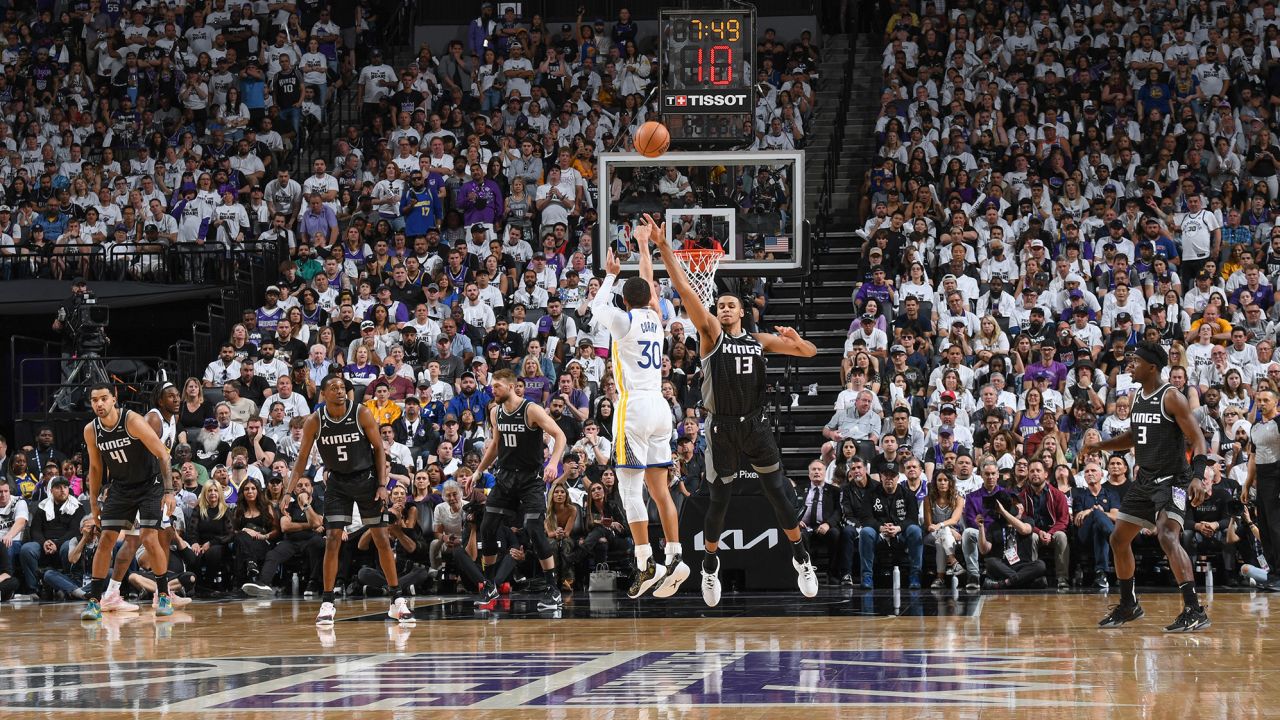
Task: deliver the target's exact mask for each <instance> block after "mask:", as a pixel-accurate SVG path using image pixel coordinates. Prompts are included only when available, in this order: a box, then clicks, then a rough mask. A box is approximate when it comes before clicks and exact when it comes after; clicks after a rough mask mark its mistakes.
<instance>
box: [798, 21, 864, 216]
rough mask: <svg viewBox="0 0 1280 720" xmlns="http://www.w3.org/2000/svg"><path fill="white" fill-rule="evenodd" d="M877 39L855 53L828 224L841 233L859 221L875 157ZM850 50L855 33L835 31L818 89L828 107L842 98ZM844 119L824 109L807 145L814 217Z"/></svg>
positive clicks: (856, 47)
mask: <svg viewBox="0 0 1280 720" xmlns="http://www.w3.org/2000/svg"><path fill="white" fill-rule="evenodd" d="M874 40H875V38H874V37H873V36H871V35H861V36H859V37H858V42H857V43H856V44H855V45H854V48H853V50H852V52H853V53H854V58H853V64H852V68H853V72H852V74H851V93H850V94H851V95H852V102H851V103H850V104H849V111H848V112H847V113H846V114H845V117H844V118H843V130H844V132H843V135H842V137H841V138H840V143H841V152H840V153H839V155H838V156H835V157H837V158H838V160H837V163H836V172H835V187H834V188H833V193H832V197H831V204H830V211H829V213H828V215H827V218H826V221H827V226H828V227H829V228H831V229H832V230H835V231H840V230H843V229H846V228H849V229H851V228H852V227H853V225H854V223H856V222H857V213H858V202H859V200H860V198H861V196H860V194H859V189H860V187H861V185H862V178H863V175H864V174H865V173H866V171H867V169H868V168H869V167H870V164H871V159H872V158H873V157H874V156H875V151H876V144H875V136H874V133H875V126H876V117H877V115H878V114H879V109H880V106H879V92H880V77H881V73H880V56H879V54H878V53H877V52H876V50H875V43H874ZM849 53H850V49H849V36H848V35H835V36H832V37H831V38H830V47H824V48H823V57H822V63H821V66H820V67H821V69H822V85H821V89H820V90H819V91H818V93H817V94H818V98H819V105H820V107H824V108H828V107H831V106H832V105H835V104H836V103H837V102H838V100H839V93H840V91H841V81H842V80H843V78H842V77H841V76H842V75H843V74H844V73H845V67H846V64H845V63H846V60H847V58H848V55H849ZM837 120H840V118H836V117H835V115H834V114H831V113H823V112H819V113H818V115H817V117H816V118H815V119H814V120H813V127H812V128H811V131H810V134H809V144H808V145H806V146H805V149H806V153H805V181H806V183H805V189H806V191H807V192H806V194H805V205H806V210H807V211H808V213H809V215H808V216H809V217H811V218H812V217H815V216H816V215H817V213H818V205H817V203H818V199H819V192H818V188H819V187H821V185H822V179H823V172H824V171H825V170H826V165H827V163H828V162H830V159H829V155H828V153H827V152H826V150H827V148H828V146H829V145H830V141H831V138H832V137H833V135H834V134H835V133H834V130H835V128H834V123H835V122H836V121H837Z"/></svg>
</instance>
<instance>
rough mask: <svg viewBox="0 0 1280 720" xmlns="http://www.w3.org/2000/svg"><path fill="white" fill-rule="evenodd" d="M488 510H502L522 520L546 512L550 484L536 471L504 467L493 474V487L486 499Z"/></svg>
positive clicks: (505, 513) (544, 514)
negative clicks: (547, 485) (547, 484)
mask: <svg viewBox="0 0 1280 720" xmlns="http://www.w3.org/2000/svg"><path fill="white" fill-rule="evenodd" d="M484 511H485V512H491V513H501V514H503V515H506V516H507V517H509V518H514V519H515V520H516V521H518V522H520V523H523V522H524V521H525V520H526V519H528V518H530V517H534V518H542V517H544V516H546V514H547V487H546V484H545V483H543V482H542V473H541V472H538V471H537V470H505V469H502V468H498V469H497V470H496V471H495V472H494V473H493V487H492V488H491V489H490V490H489V499H488V500H487V501H486V502H485V506H484Z"/></svg>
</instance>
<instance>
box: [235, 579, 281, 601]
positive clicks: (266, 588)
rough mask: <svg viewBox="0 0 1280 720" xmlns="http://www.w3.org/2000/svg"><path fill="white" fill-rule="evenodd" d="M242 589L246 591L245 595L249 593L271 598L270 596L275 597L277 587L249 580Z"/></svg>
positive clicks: (252, 595) (253, 595) (254, 595)
mask: <svg viewBox="0 0 1280 720" xmlns="http://www.w3.org/2000/svg"><path fill="white" fill-rule="evenodd" d="M240 589H241V590H243V591H244V594H245V595H248V596H250V597H261V598H269V597H275V595H276V591H275V588H273V587H271V586H270V585H261V584H259V583H253V582H247V583H245V584H243V585H241V586H240Z"/></svg>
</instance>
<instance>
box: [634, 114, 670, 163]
mask: <svg viewBox="0 0 1280 720" xmlns="http://www.w3.org/2000/svg"><path fill="white" fill-rule="evenodd" d="M670 145H671V133H669V132H667V126H666V125H663V124H662V123H660V122H658V121H657V120H650V121H649V122H647V123H645V124H643V125H641V126H640V131H639V132H637V133H636V152H638V153H640V154H641V155H643V156H645V157H650V158H655V157H658V156H659V155H661V154H662V153H664V152H666V151H667V147H668V146H670Z"/></svg>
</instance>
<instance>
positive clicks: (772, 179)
mask: <svg viewBox="0 0 1280 720" xmlns="http://www.w3.org/2000/svg"><path fill="white" fill-rule="evenodd" d="M597 177H599V178H601V179H602V180H601V183H600V187H601V193H600V195H601V197H600V202H599V207H598V208H597V210H598V212H599V217H600V222H599V228H600V230H599V232H598V233H597V236H596V239H595V243H596V244H595V252H594V253H593V254H592V256H593V261H594V262H595V264H596V267H597V269H598V268H600V267H601V266H602V265H603V263H604V258H605V255H606V253H607V252H608V249H609V248H610V247H612V248H614V249H617V250H619V252H620V254H623V255H624V256H623V257H622V270H623V272H624V273H625V272H636V271H637V270H638V265H637V263H636V255H635V252H636V245H635V241H634V240H633V239H632V237H631V233H632V230H634V229H635V227H636V225H637V224H638V222H639V220H640V218H641V216H642V215H643V214H645V213H649V214H651V215H652V216H653V217H654V218H655V219H659V218H661V219H662V220H663V222H665V224H666V230H667V237H668V239H670V240H671V243H672V247H675V248H677V249H679V248H681V247H690V246H692V247H703V246H709V245H712V244H715V243H718V244H719V246H720V247H721V248H722V249H723V250H724V252H725V257H724V259H723V260H722V261H721V263H720V270H719V274H720V275H727V276H744V275H750V276H764V277H781V276H788V275H799V274H803V273H805V272H807V269H808V238H806V237H805V235H804V223H803V220H802V219H801V218H800V217H799V214H798V213H797V212H796V211H795V210H796V209H797V208H800V209H803V208H804V153H803V152H800V151H770V152H764V151H762V152H744V151H718V152H669V153H666V154H664V155H661V156H659V157H657V158H647V157H645V156H643V155H640V154H638V153H603V154H601V155H600V160H599V173H598V175H597ZM623 248H625V252H624V251H623ZM654 271H655V273H656V274H658V275H659V276H663V275H665V274H666V273H665V270H664V268H663V267H662V263H661V262H660V261H659V262H655V264H654Z"/></svg>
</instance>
